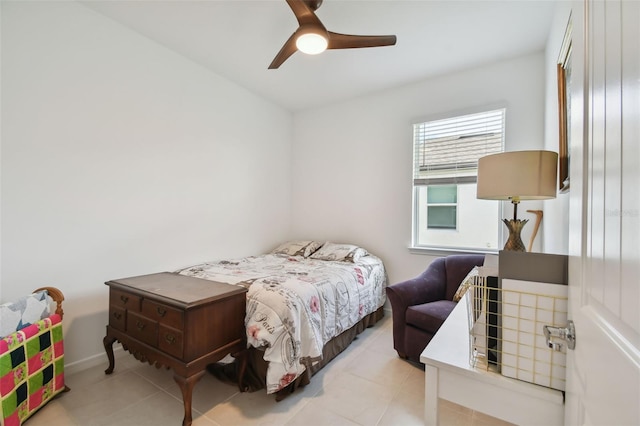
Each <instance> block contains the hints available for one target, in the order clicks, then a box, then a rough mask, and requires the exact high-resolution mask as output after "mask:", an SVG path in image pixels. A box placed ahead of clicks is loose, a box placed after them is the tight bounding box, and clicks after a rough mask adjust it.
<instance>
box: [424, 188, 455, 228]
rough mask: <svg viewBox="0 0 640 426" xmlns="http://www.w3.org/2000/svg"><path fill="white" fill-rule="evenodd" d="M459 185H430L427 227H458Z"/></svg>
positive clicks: (428, 190)
mask: <svg viewBox="0 0 640 426" xmlns="http://www.w3.org/2000/svg"><path fill="white" fill-rule="evenodd" d="M457 201H458V186H457V185H430V186H429V187H428V188H427V228H428V229H456V223H457V219H456V218H457V215H456V211H457V210H456V209H457Z"/></svg>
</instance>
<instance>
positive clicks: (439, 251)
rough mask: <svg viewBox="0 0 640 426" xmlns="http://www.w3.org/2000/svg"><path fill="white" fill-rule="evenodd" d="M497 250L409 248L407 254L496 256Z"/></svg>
mask: <svg viewBox="0 0 640 426" xmlns="http://www.w3.org/2000/svg"><path fill="white" fill-rule="evenodd" d="M499 251H500V250H499V249H486V250H479V249H477V250H476V249H468V248H456V247H409V253H411V254H420V255H425V256H449V255H451V254H495V255H497V254H498V252H499Z"/></svg>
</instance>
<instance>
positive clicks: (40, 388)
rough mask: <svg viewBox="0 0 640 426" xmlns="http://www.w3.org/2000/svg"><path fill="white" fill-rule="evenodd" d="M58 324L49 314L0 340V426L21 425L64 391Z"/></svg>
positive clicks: (56, 318) (62, 355)
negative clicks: (0, 413)
mask: <svg viewBox="0 0 640 426" xmlns="http://www.w3.org/2000/svg"><path fill="white" fill-rule="evenodd" d="M2 307H3V308H5V307H7V305H3V306H2ZM47 313H48V310H47ZM61 321H62V317H61V316H60V315H59V314H57V313H55V314H51V315H49V316H47V317H45V318H43V319H38V320H35V321H34V322H33V323H27V324H23V328H21V329H20V330H17V331H15V332H13V333H11V334H9V335H7V336H4V337H2V338H0V403H1V404H2V416H1V418H0V420H1V421H0V424H1V425H4V426H19V425H21V424H22V422H24V421H25V420H26V419H27V418H29V417H30V416H31V415H32V414H33V413H34V412H35V411H37V410H38V409H39V408H40V407H42V406H43V405H44V404H46V403H47V402H48V401H49V400H51V399H52V398H53V397H54V396H55V395H57V394H58V393H60V392H62V391H64V390H66V389H67V388H66V386H65V384H64V347H63V339H62V322H61Z"/></svg>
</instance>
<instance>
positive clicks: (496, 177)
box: [477, 151, 558, 203]
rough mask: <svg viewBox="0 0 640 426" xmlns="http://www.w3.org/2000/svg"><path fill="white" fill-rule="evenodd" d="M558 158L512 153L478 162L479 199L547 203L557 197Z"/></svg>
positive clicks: (549, 154) (539, 153)
mask: <svg viewBox="0 0 640 426" xmlns="http://www.w3.org/2000/svg"><path fill="white" fill-rule="evenodd" d="M557 164H558V154H557V153H555V152H553V151H513V152H503V153H500V154H493V155H487V156H485V157H482V158H480V159H479V160H478V187H477V188H478V189H477V198H481V199H486V200H512V201H515V202H516V203H517V202H519V201H520V200H545V199H548V198H555V197H556V188H557V176H558V175H557Z"/></svg>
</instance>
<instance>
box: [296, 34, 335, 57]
mask: <svg viewBox="0 0 640 426" xmlns="http://www.w3.org/2000/svg"><path fill="white" fill-rule="evenodd" d="M328 45H329V40H328V37H327V36H324V35H323V34H321V33H320V32H319V31H317V30H315V29H311V30H307V31H300V34H299V35H298V37H296V47H297V48H298V50H299V51H301V52H302V53H306V54H308V55H317V54H318V53H322V52H324V51H325V50H327V46H328Z"/></svg>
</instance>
